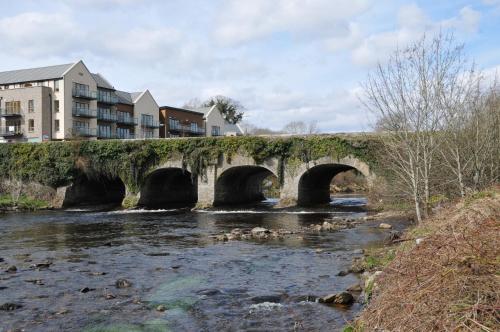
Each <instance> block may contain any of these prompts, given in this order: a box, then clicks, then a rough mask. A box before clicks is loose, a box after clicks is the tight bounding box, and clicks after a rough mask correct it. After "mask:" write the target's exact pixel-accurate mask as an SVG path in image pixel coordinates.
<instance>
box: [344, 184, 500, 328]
mask: <svg viewBox="0 0 500 332" xmlns="http://www.w3.org/2000/svg"><path fill="white" fill-rule="evenodd" d="M400 241H401V242H399V244H398V245H396V246H391V247H385V248H380V249H375V250H372V251H371V252H368V253H367V255H366V256H365V258H364V262H363V264H364V265H365V268H366V269H368V270H371V271H374V270H381V271H382V273H379V276H377V277H376V279H375V282H374V284H372V285H369V287H368V288H369V289H365V292H366V293H369V295H370V296H369V297H370V301H369V304H368V305H367V307H366V308H365V310H364V312H363V313H362V314H361V316H360V317H359V318H358V319H357V320H356V322H355V323H354V324H353V326H351V327H349V328H347V329H346V330H349V331H456V330H458V331H461V330H463V331H498V329H499V327H500V188H499V187H497V188H494V189H491V190H489V191H485V192H481V193H478V194H475V195H473V196H471V197H468V198H466V199H463V200H461V201H459V202H456V203H454V204H451V203H450V204H449V206H447V207H446V208H444V209H442V210H441V211H440V212H438V213H437V214H436V215H435V216H434V217H432V218H430V219H428V220H426V221H424V222H423V223H422V224H421V225H419V226H417V227H415V228H413V229H411V230H409V231H408V232H407V233H406V234H405V235H404V237H403V239H401V240H400Z"/></svg>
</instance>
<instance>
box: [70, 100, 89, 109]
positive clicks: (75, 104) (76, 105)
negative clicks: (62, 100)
mask: <svg viewBox="0 0 500 332" xmlns="http://www.w3.org/2000/svg"><path fill="white" fill-rule="evenodd" d="M89 106H90V104H87V103H79V102H77V101H73V108H75V109H79V110H81V109H84V110H88V109H89Z"/></svg>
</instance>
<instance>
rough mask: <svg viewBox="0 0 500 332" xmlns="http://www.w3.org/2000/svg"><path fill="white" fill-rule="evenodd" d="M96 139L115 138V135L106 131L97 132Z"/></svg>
mask: <svg viewBox="0 0 500 332" xmlns="http://www.w3.org/2000/svg"><path fill="white" fill-rule="evenodd" d="M97 137H98V138H104V139H112V138H116V135H115V134H114V133H112V132H110V131H108V130H99V129H98V130H97Z"/></svg>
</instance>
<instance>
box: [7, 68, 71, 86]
mask: <svg viewBox="0 0 500 332" xmlns="http://www.w3.org/2000/svg"><path fill="white" fill-rule="evenodd" d="M74 65H75V63H67V64H64V65H56V66H48V67H38V68H30V69H19V70H10V71H3V72H0V84H12V83H23V82H34V81H45V80H50V79H56V78H62V77H63V75H64V74H65V73H66V71H68V70H69V69H70V68H71V67H73V66H74Z"/></svg>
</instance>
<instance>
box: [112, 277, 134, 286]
mask: <svg viewBox="0 0 500 332" xmlns="http://www.w3.org/2000/svg"><path fill="white" fill-rule="evenodd" d="M115 286H116V288H129V287H132V283H131V282H130V281H128V280H127V279H118V280H117V281H116V282H115Z"/></svg>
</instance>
